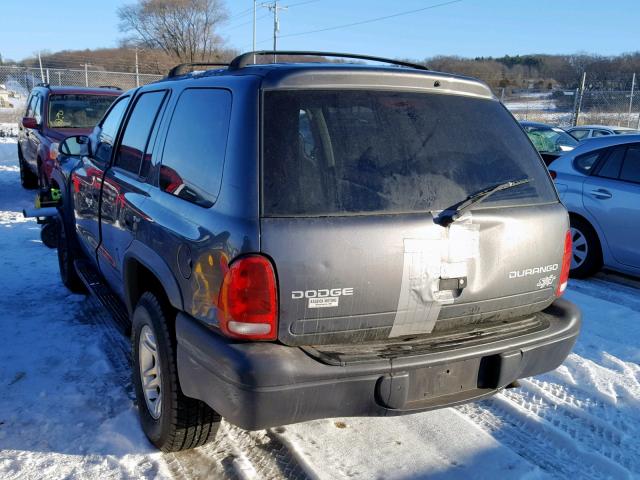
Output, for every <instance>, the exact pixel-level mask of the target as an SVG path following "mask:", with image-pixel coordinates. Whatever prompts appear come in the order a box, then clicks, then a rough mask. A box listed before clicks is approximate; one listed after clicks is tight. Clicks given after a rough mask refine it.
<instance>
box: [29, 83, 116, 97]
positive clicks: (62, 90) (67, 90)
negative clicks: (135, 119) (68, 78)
mask: <svg viewBox="0 0 640 480" xmlns="http://www.w3.org/2000/svg"><path fill="white" fill-rule="evenodd" d="M35 88H39V89H43V90H48V91H49V92H51V93H54V94H55V93H58V94H82V93H85V94H89V95H112V96H115V97H117V96H120V95H121V94H122V90H120V89H117V88H115V87H82V86H70V87H58V86H53V85H49V86H47V85H37V86H36V87H35Z"/></svg>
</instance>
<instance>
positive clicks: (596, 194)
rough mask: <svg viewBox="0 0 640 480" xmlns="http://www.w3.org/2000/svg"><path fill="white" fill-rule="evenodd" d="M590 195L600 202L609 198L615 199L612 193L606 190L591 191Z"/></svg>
mask: <svg viewBox="0 0 640 480" xmlns="http://www.w3.org/2000/svg"><path fill="white" fill-rule="evenodd" d="M589 193H590V194H591V195H592V196H594V197H596V198H598V199H600V200H606V199H608V198H611V197H613V195H611V192H610V191H609V190H605V189H604V188H598V189H596V190H591V191H590V192H589Z"/></svg>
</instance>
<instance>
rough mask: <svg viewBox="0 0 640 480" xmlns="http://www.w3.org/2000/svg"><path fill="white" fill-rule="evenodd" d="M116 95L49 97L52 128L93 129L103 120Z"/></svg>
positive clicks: (50, 124)
mask: <svg viewBox="0 0 640 480" xmlns="http://www.w3.org/2000/svg"><path fill="white" fill-rule="evenodd" d="M116 98H118V97H117V96H115V95H87V94H64V95H51V96H50V97H49V126H50V127H51V128H93V127H94V126H95V125H96V124H97V123H98V122H99V121H100V119H101V118H102V116H103V115H104V112H106V111H107V109H108V108H109V106H110V105H111V104H112V103H113V101H114V100H115V99H116Z"/></svg>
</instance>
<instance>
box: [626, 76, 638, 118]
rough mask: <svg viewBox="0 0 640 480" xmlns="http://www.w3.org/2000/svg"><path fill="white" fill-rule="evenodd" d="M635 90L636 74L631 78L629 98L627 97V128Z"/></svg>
mask: <svg viewBox="0 0 640 480" xmlns="http://www.w3.org/2000/svg"><path fill="white" fill-rule="evenodd" d="M635 89H636V74H635V72H634V73H633V77H631V96H630V97H629V115H628V116H627V127H628V126H630V125H631V109H632V108H633V92H634V90H635Z"/></svg>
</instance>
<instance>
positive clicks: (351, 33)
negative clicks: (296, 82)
mask: <svg viewBox="0 0 640 480" xmlns="http://www.w3.org/2000/svg"><path fill="white" fill-rule="evenodd" d="M261 1H263V0H261ZM444 2H446V0H431V1H429V0H402V1H395V2H392V1H388V0H387V1H382V0H369V1H367V0H306V1H305V0H281V2H280V3H281V5H291V7H290V8H289V9H288V10H285V11H283V12H281V14H280V17H281V21H280V35H281V36H282V38H281V39H280V41H279V44H278V46H279V48H282V49H310V50H330V51H349V52H358V53H368V54H372V55H382V56H391V57H406V58H412V59H422V58H425V57H431V56H434V55H459V56H464V57H475V56H501V55H504V54H509V55H516V54H526V53H575V52H588V53H597V54H601V55H611V54H619V53H624V52H630V51H634V50H638V49H640V28H639V27H638V24H639V22H640V2H638V1H637V0H635V1H634V0H618V1H616V2H614V4H606V3H605V4H603V3H602V2H595V1H584V0H583V1H579V0H565V1H560V0H536V1H534V0H529V1H526V2H524V1H506V0H484V1H482V0H461V1H458V2H456V3H450V4H448V5H443V6H440V7H435V8H431V9H428V10H424V11H421V12H415V13H412V14H409V15H402V16H397V17H394V18H389V19H386V20H381V21H376V22H372V23H367V24H363V25H357V26H352V27H349V28H339V29H335V30H330V31H325V32H317V33H310V34H304V35H297V34H299V33H304V32H308V31H310V30H318V29H323V28H329V27H334V26H340V25H344V24H349V23H354V22H359V21H363V20H368V19H373V18H376V17H382V16H387V15H393V14H396V13H400V12H404V11H408V10H415V9H420V8H424V7H429V6H432V5H436V4H438V3H444ZM125 3H130V0H111V1H108V0H107V1H100V2H95V1H91V2H88V1H86V0H65V1H60V2H53V1H51V0H29V1H28V2H27V3H25V2H24V0H4V1H3V2H2V3H1V4H0V54H2V56H3V57H4V58H11V59H18V60H19V59H22V58H24V57H26V56H29V55H32V54H33V53H34V52H37V51H38V50H50V51H56V50H61V49H84V48H97V47H113V46H115V45H117V43H118V39H120V38H122V34H121V33H120V32H119V31H118V19H117V16H116V8H117V7H118V6H119V5H123V4H125ZM259 3H260V2H259ZM226 4H227V7H228V9H229V13H230V19H229V21H228V22H227V24H226V25H225V26H224V27H223V28H222V29H221V31H220V33H221V35H222V36H223V37H224V38H225V39H226V40H227V41H228V43H229V45H230V46H233V47H235V48H238V49H240V50H249V49H250V48H251V34H252V26H251V20H252V15H251V14H250V13H247V11H248V10H250V9H251V8H252V5H253V2H252V0H226ZM296 4H299V5H296ZM53 5H55V7H53ZM88 5H90V7H88ZM258 18H259V21H258V41H259V43H258V48H264V49H268V48H271V42H272V41H271V32H272V25H273V23H272V17H271V16H270V14H269V12H268V11H267V10H266V9H264V8H260V9H259V11H258ZM288 35H289V36H288Z"/></svg>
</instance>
